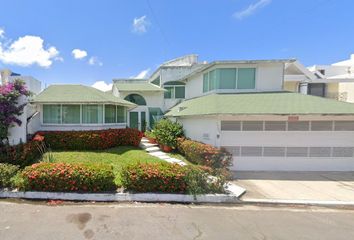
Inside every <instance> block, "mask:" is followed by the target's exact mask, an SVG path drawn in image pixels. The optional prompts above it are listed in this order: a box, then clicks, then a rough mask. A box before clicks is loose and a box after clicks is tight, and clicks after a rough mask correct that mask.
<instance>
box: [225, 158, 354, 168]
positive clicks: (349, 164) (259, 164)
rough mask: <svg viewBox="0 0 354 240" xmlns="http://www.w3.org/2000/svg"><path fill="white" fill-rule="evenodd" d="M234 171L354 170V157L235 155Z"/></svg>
mask: <svg viewBox="0 0 354 240" xmlns="http://www.w3.org/2000/svg"><path fill="white" fill-rule="evenodd" d="M233 159H234V160H233V166H232V167H231V169H232V170H234V171H354V158H297V157H261V158H259V157H234V158H233Z"/></svg>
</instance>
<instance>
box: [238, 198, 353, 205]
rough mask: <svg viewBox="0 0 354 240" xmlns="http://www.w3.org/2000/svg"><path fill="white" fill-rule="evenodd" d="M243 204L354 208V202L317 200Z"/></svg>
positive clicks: (247, 202) (276, 200) (258, 201)
mask: <svg viewBox="0 0 354 240" xmlns="http://www.w3.org/2000/svg"><path fill="white" fill-rule="evenodd" d="M240 202H241V203H243V204H269V205H302V206H304V205H307V206H338V207H340V206H343V207H354V201H316V200H289V199H256V198H245V199H240Z"/></svg>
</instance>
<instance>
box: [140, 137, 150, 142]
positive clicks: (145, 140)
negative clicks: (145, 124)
mask: <svg viewBox="0 0 354 240" xmlns="http://www.w3.org/2000/svg"><path fill="white" fill-rule="evenodd" d="M141 142H142V143H148V142H149V139H147V138H142V139H141Z"/></svg>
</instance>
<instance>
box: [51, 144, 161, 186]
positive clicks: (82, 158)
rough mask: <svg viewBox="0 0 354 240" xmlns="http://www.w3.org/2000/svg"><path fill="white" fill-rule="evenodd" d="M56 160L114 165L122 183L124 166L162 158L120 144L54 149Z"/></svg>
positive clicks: (53, 153) (119, 182) (117, 177)
mask: <svg viewBox="0 0 354 240" xmlns="http://www.w3.org/2000/svg"><path fill="white" fill-rule="evenodd" d="M52 155H53V157H54V161H55V162H67V163H91V162H95V163H105V164H110V165H112V166H113V169H114V173H115V175H116V179H115V182H116V184H117V185H118V186H120V185H121V177H120V171H121V169H122V167H123V166H125V165H128V164H131V163H136V162H160V161H162V160H160V159H158V158H156V157H153V156H151V155H149V154H147V153H146V152H145V151H144V150H142V149H140V148H136V147H130V146H120V147H116V148H111V149H108V150H100V151H53V152H52Z"/></svg>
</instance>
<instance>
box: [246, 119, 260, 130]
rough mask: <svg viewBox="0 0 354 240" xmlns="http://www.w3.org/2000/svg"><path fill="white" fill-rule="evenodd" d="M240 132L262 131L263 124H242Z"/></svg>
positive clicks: (256, 122)
mask: <svg viewBox="0 0 354 240" xmlns="http://www.w3.org/2000/svg"><path fill="white" fill-rule="evenodd" d="M242 131H263V122H261V121H247V122H242Z"/></svg>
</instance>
